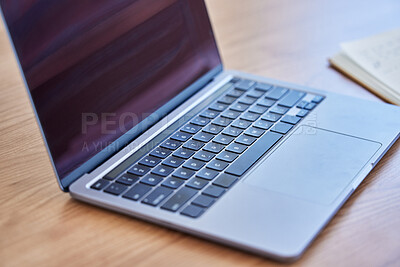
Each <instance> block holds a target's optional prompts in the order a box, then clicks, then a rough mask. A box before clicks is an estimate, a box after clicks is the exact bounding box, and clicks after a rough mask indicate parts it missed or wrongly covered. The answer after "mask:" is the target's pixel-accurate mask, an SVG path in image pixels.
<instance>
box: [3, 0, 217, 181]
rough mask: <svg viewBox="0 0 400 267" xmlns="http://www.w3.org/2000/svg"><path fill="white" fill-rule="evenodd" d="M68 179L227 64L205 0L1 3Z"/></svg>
mask: <svg viewBox="0 0 400 267" xmlns="http://www.w3.org/2000/svg"><path fill="white" fill-rule="evenodd" d="M0 3H1V7H2V10H3V13H4V17H5V19H6V22H7V24H8V27H9V31H10V34H11V37H12V39H13V42H14V45H15V49H16V51H17V54H18V57H19V60H20V64H21V66H22V69H23V71H24V75H25V78H26V81H27V84H28V87H29V90H30V93H31V96H32V99H33V102H34V104H35V107H36V111H37V113H38V116H39V119H40V122H41V125H42V128H43V131H44V134H45V137H46V140H47V143H48V146H49V149H50V152H51V155H52V157H53V161H54V164H55V166H56V169H57V172H58V175H59V177H60V178H63V177H65V176H66V175H67V174H69V173H70V172H71V171H73V170H74V169H75V168H77V167H79V166H80V165H81V164H83V163H84V162H85V161H87V160H88V159H90V158H91V157H92V156H93V155H95V154H96V153H98V152H99V151H101V150H102V149H104V148H105V147H106V146H107V145H108V144H110V143H112V142H113V141H115V140H116V139H117V138H118V137H120V136H121V135H122V134H123V133H124V132H126V131H127V130H129V129H131V128H132V127H133V126H135V125H136V124H137V123H139V122H140V121H142V120H143V119H144V118H146V117H147V116H149V114H151V113H152V112H154V111H155V110H157V109H158V108H159V107H161V106H162V105H164V104H165V103H166V102H168V100H170V99H171V98H173V97H174V96H176V95H177V94H178V93H179V92H181V91H182V90H183V89H184V88H185V87H186V86H188V85H190V84H191V83H192V82H194V81H195V80H196V79H198V78H199V77H201V76H202V75H204V74H205V73H206V72H208V71H209V70H211V69H213V68H214V67H216V66H217V65H219V64H220V59H219V56H218V52H217V48H216V46H215V42H214V38H213V35H212V32H211V27H210V23H209V20H208V16H207V12H206V9H205V6H204V3H203V1H202V0H190V1H185V0H136V1H135V0H96V1H93V0H80V1H69V0H57V1H50V0H19V1H15V0H0Z"/></svg>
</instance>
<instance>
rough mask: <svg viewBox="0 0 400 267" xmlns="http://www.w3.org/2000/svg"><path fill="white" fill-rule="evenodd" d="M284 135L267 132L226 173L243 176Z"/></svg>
mask: <svg viewBox="0 0 400 267" xmlns="http://www.w3.org/2000/svg"><path fill="white" fill-rule="evenodd" d="M282 136H283V135H281V134H278V133H274V132H267V133H266V134H264V135H263V136H262V137H261V138H260V139H259V140H257V142H255V143H254V144H253V145H252V146H250V147H249V148H248V149H247V151H246V152H245V153H243V154H242V155H241V156H240V157H239V158H238V159H237V160H235V161H234V162H233V163H232V165H231V166H229V167H228V169H226V171H225V172H226V173H229V174H233V175H236V176H242V175H243V174H244V173H245V172H246V171H247V170H248V169H250V167H251V166H252V165H253V164H254V163H255V162H256V161H257V160H258V159H259V158H261V157H262V155H264V154H265V152H267V151H268V150H269V149H270V148H271V147H272V146H273V145H275V144H276V142H278V141H279V139H281V138H282Z"/></svg>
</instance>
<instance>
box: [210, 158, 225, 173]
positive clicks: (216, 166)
mask: <svg viewBox="0 0 400 267" xmlns="http://www.w3.org/2000/svg"><path fill="white" fill-rule="evenodd" d="M226 167H228V163H226V162H223V161H221V160H218V159H214V160H212V161H211V162H210V163H208V164H207V168H209V169H213V170H216V171H222V170H224V169H225V168H226Z"/></svg>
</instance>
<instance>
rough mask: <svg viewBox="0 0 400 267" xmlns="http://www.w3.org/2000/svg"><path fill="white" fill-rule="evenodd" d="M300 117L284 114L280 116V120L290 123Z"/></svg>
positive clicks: (295, 121) (295, 122)
mask: <svg viewBox="0 0 400 267" xmlns="http://www.w3.org/2000/svg"><path fill="white" fill-rule="evenodd" d="M300 120H301V119H300V118H299V117H296V116H292V115H286V116H285V117H283V118H282V120H281V121H282V122H286V123H290V124H297V123H298V122H299V121H300Z"/></svg>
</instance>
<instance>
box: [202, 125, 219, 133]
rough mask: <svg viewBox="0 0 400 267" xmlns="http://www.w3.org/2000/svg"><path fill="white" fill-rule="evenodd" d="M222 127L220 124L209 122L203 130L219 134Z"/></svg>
mask: <svg viewBox="0 0 400 267" xmlns="http://www.w3.org/2000/svg"><path fill="white" fill-rule="evenodd" d="M223 129H224V128H222V127H221V126H218V125H214V124H209V125H207V126H206V127H205V128H204V130H203V132H205V133H210V134H219V133H220V132H221V131H222V130H223Z"/></svg>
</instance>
